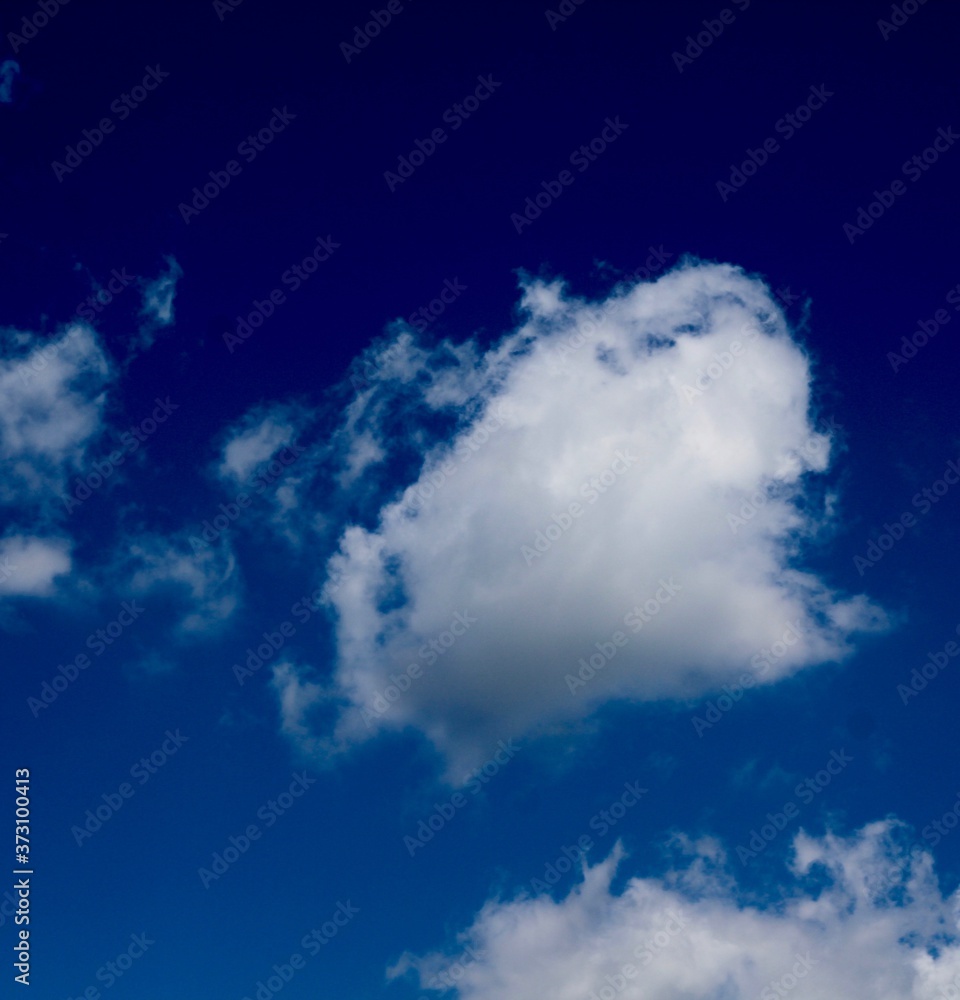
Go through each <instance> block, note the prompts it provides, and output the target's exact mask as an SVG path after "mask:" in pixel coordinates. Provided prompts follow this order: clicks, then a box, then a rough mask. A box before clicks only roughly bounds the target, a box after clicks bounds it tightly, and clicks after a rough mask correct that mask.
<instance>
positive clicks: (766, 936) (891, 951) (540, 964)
mask: <svg viewBox="0 0 960 1000" xmlns="http://www.w3.org/2000/svg"><path fill="white" fill-rule="evenodd" d="M901 832H902V831H901V830H900V828H898V826H897V824H895V823H893V822H891V821H884V822H878V823H873V824H870V825H868V826H866V827H864V828H863V829H862V830H860V831H859V832H857V833H856V834H855V835H853V836H851V837H849V838H841V837H837V836H834V835H832V834H827V835H826V836H825V837H823V838H822V839H814V838H811V837H809V836H807V835H805V834H803V833H800V834H799V835H798V837H797V838H796V840H795V844H794V848H795V852H794V861H793V865H792V874H793V876H794V881H793V882H792V883H791V884H790V885H788V886H786V887H785V888H784V889H783V890H782V891H778V896H777V898H776V899H764V900H762V901H758V900H757V899H755V898H754V899H751V898H748V897H747V894H746V893H744V892H742V891H741V890H740V889H739V888H738V887H737V885H736V884H735V883H734V882H733V880H732V879H731V878H730V877H729V875H728V874H727V872H726V868H725V858H724V855H723V852H722V850H721V849H719V848H718V846H717V845H716V844H715V843H710V842H705V843H704V844H702V845H698V847H699V850H698V851H697V852H695V856H694V858H693V859H692V860H691V862H690V863H689V865H688V866H687V867H686V868H683V869H680V870H674V871H670V872H668V873H667V874H666V875H664V876H662V877H659V878H639V877H638V878H632V879H630V880H629V881H628V882H627V884H626V886H625V887H624V888H623V890H622V891H621V892H619V893H616V892H614V891H612V889H611V881H612V879H613V876H614V874H615V871H616V868H617V866H618V863H620V861H621V852H620V850H619V847H618V849H617V850H616V851H615V852H614V854H613V855H611V856H610V857H609V858H607V859H606V861H604V862H602V863H600V864H598V865H595V866H594V867H592V868H587V869H586V870H585V872H584V875H583V879H582V882H581V883H580V884H578V885H576V886H574V887H573V888H572V889H571V890H570V892H569V893H568V895H567V896H566V897H564V898H560V899H554V898H552V897H551V896H549V895H547V894H541V895H537V896H530V895H521V896H519V897H517V898H515V899H512V900H500V899H492V900H490V901H488V902H487V903H486V905H485V906H484V907H483V908H482V909H481V910H480V912H479V913H478V914H477V916H476V918H475V919H474V921H473V923H472V925H471V926H470V927H469V928H468V929H467V930H465V931H464V932H463V933H462V934H461V935H459V940H458V942H457V944H456V946H455V947H453V948H451V949H449V950H448V951H445V952H438V953H434V954H430V955H426V956H414V955H410V954H407V955H404V956H403V957H402V958H401V960H400V961H399V962H397V963H396V964H395V965H394V966H393V968H392V969H391V970H389V973H388V974H389V975H390V977H391V978H395V977H396V976H398V975H401V974H404V973H407V972H409V971H412V972H414V973H415V974H416V975H417V976H418V978H419V979H420V983H421V988H425V989H430V990H437V991H443V990H446V989H448V988H449V987H451V986H454V985H455V986H456V990H457V993H456V995H457V996H458V997H459V998H461V1000H500V998H502V997H510V998H511V1000H540V998H542V997H550V998H551V1000H597V998H600V1000H614V998H620V1000H640V998H656V1000H735V998H740V997H759V998H760V1000H774V998H778V997H784V996H786V995H788V994H789V996H790V997H791V998H793V1000H836V998H837V997H844V998H848V1000H905V998H907V997H910V998H912V1000H941V998H943V997H955V996H957V995H958V992H960V990H958V984H960V944H958V920H957V914H958V903H960V899H958V896H957V895H956V894H954V895H953V896H951V897H949V898H944V896H943V895H942V894H941V891H940V889H939V887H938V885H937V881H936V878H935V877H934V875H933V870H932V861H931V858H930V856H929V855H928V854H926V853H924V852H922V851H912V852H910V854H907V852H906V851H905V850H904V849H903V839H902V837H901V836H900V834H901Z"/></svg>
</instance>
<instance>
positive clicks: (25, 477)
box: [0, 324, 111, 506]
mask: <svg viewBox="0 0 960 1000" xmlns="http://www.w3.org/2000/svg"><path fill="white" fill-rule="evenodd" d="M110 378H111V369H110V365H109V363H108V361H107V357H106V355H105V354H104V352H103V350H102V348H101V347H100V344H99V342H98V341H97V338H96V336H95V334H94V333H93V331H92V330H91V329H90V328H89V327H88V326H85V325H83V324H73V325H71V326H69V327H67V328H65V329H64V330H62V331H61V332H60V333H59V334H58V335H57V336H55V337H53V338H50V339H43V338H40V337H37V336H34V335H33V334H30V333H24V332H20V331H16V330H10V329H7V330H4V331H2V333H0V459H2V461H3V463H4V475H3V477H2V480H0V501H2V502H4V503H19V504H24V503H30V504H40V505H47V506H50V505H56V506H60V502H59V494H60V493H61V492H62V490H63V488H64V485H65V481H66V478H67V476H68V475H69V474H70V473H71V472H72V471H73V470H75V469H77V468H79V466H80V465H81V463H82V461H83V458H84V454H85V450H86V448H87V446H88V445H89V444H90V443H91V442H92V441H93V440H94V439H95V438H96V437H97V436H98V435H99V434H100V433H101V431H102V418H103V408H104V403H105V399H106V396H105V392H104V389H105V387H106V385H107V383H108V381H109V380H110Z"/></svg>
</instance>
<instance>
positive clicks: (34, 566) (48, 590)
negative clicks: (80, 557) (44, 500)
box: [0, 535, 71, 597]
mask: <svg viewBox="0 0 960 1000" xmlns="http://www.w3.org/2000/svg"><path fill="white" fill-rule="evenodd" d="M70 549H71V543H70V542H69V541H68V540H66V539H64V538H36V537H34V536H30V535H8V536H7V537H6V538H4V539H2V540H0V596H10V597H49V596H50V595H51V594H52V593H53V592H54V589H55V580H56V578H57V577H58V576H63V575H64V574H65V573H69V572H70V566H71V558H70Z"/></svg>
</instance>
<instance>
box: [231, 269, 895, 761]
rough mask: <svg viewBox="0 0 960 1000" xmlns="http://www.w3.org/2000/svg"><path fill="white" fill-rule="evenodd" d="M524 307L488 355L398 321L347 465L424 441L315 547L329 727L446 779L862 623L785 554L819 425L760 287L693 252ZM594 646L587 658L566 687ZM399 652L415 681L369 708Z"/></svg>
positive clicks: (796, 550) (795, 656) (814, 657)
mask: <svg viewBox="0 0 960 1000" xmlns="http://www.w3.org/2000/svg"><path fill="white" fill-rule="evenodd" d="M522 306H523V309H524V311H525V316H524V322H523V324H522V325H521V326H520V328H519V329H517V330H516V331H515V332H514V333H512V334H509V335H508V336H506V337H505V338H504V339H503V340H502V342H501V343H499V344H498V345H495V346H494V347H493V348H491V349H490V350H489V351H488V352H487V353H485V354H484V353H482V352H481V351H480V349H479V348H478V347H477V346H476V345H475V344H474V343H472V342H468V343H467V344H466V345H461V346H459V347H454V346H452V345H449V344H446V343H444V344H441V345H440V346H439V347H438V348H436V349H434V350H433V351H430V352H428V351H426V350H424V349H423V348H421V347H419V346H418V345H417V344H416V342H415V341H414V340H413V338H412V337H411V335H410V334H409V331H403V332H401V333H400V334H399V336H398V337H397V338H396V340H395V342H394V344H392V345H387V346H386V347H381V348H380V349H379V356H381V357H384V358H386V359H387V360H386V361H385V362H384V363H383V364H381V365H379V366H375V369H376V370H375V372H374V374H373V376H371V375H367V376H366V379H367V382H366V383H364V384H363V385H362V386H361V387H360V388H359V390H358V392H357V395H356V398H355V399H354V400H353V402H352V403H351V404H350V405H349V406H348V407H347V410H346V416H345V423H344V426H343V428H342V429H341V431H340V432H339V439H338V440H339V450H340V453H341V454H344V455H346V456H348V457H347V459H346V463H345V464H346V467H347V469H348V470H349V472H348V476H353V475H362V474H363V473H364V471H365V468H366V467H367V466H368V465H370V464H371V463H374V462H377V461H378V459H379V456H381V455H387V456H394V455H396V454H398V453H399V452H400V451H402V449H403V448H404V447H407V448H409V447H410V444H411V442H413V444H414V446H417V447H422V449H423V451H424V452H425V457H424V458H423V461H422V468H420V470H419V474H418V475H417V474H415V475H414V481H413V482H412V484H411V485H410V486H409V487H408V489H407V490H406V491H405V493H404V495H403V496H402V497H401V498H400V499H399V500H394V501H392V502H388V503H386V504H385V505H384V506H383V507H382V509H381V510H380V514H379V519H378V523H377V524H376V525H373V526H370V527H364V526H361V525H356V524H355V525H352V526H351V527H349V528H347V529H346V530H345V531H344V533H343V535H342V537H341V539H340V545H339V551H338V553H337V554H336V555H335V556H334V558H333V559H332V560H331V561H330V564H329V569H330V571H331V572H332V573H334V574H335V575H337V576H338V577H340V578H341V580H342V586H341V587H340V589H339V591H338V592H337V593H336V595H334V597H333V598H332V603H333V606H334V608H335V611H336V613H337V617H338V623H337V644H338V657H337V663H336V668H335V685H336V689H337V693H338V694H339V695H340V696H341V697H343V698H346V699H347V700H348V701H349V702H350V703H351V707H349V708H348V709H347V710H345V711H344V712H343V713H342V715H341V717H340V719H339V722H338V725H337V729H336V739H337V741H339V742H340V743H342V744H350V743H352V742H355V741H359V740H363V739H366V738H367V737H369V736H370V735H371V733H372V732H374V731H375V730H376V729H377V728H378V727H379V726H389V727H393V728H401V727H405V726H413V727H415V728H417V729H418V730H420V731H421V732H423V733H424V734H426V736H427V737H428V738H429V739H430V740H431V741H432V742H433V743H434V744H435V745H436V746H437V748H438V749H439V750H440V751H441V752H442V753H443V754H444V755H446V758H447V762H448V777H451V778H452V780H458V775H459V774H462V773H463V772H464V771H466V770H467V769H468V768H469V767H470V766H472V765H473V764H475V763H478V762H479V761H481V760H482V759H484V756H485V754H486V751H487V748H489V747H490V746H491V745H492V744H494V743H495V742H496V741H497V740H498V739H500V738H502V737H506V736H519V735H522V734H535V733H536V732H538V731H541V730H543V729H545V728H547V727H549V726H553V725H557V724H570V723H577V722H580V721H582V720H583V719H584V718H585V717H586V716H588V715H589V714H590V713H591V712H592V711H593V710H594V709H595V708H596V707H597V706H598V705H599V704H601V703H603V702H605V701H607V700H610V699H613V698H626V699H634V700H651V699H662V698H686V697H696V696H699V695H702V694H704V693H706V692H708V691H711V690H714V689H716V688H718V687H719V686H720V685H721V684H722V683H724V682H727V681H729V680H732V679H734V678H735V677H737V676H739V675H740V674H741V673H742V672H743V670H744V669H745V668H746V667H747V666H748V664H749V661H750V659H751V657H753V656H754V655H755V654H757V653H758V652H759V651H760V650H761V649H762V648H763V647H766V646H770V645H771V643H773V642H776V641H777V640H779V639H780V637H781V636H782V635H783V633H784V630H785V628H786V627H787V626H788V624H789V623H794V622H796V623H799V627H800V628H801V629H802V630H803V638H802V641H800V642H796V643H795V644H794V645H792V646H790V647H789V648H788V649H786V651H785V652H784V654H783V655H782V656H780V657H779V658H775V659H773V660H772V666H771V667H770V668H769V672H768V673H767V674H766V675H765V676H764V677H763V680H764V682H772V681H774V680H776V679H778V678H781V677H784V676H787V675H789V674H792V673H794V672H796V671H797V670H799V669H800V668H802V667H803V666H805V665H809V664H815V663H821V662H824V661H830V660H839V659H842V658H843V657H845V656H846V655H848V654H849V652H850V651H851V648H852V646H851V636H852V634H854V633H856V632H857V631H860V630H865V629H872V628H877V627H882V625H883V615H882V613H881V612H879V611H878V609H876V608H875V607H873V606H872V605H871V604H870V603H869V602H868V601H867V600H866V599H865V598H863V597H853V598H848V597H845V596H843V595H840V594H838V593H836V592H835V591H833V590H832V589H831V588H830V587H829V586H828V585H827V584H826V583H825V582H824V581H822V580H821V579H819V578H818V577H817V576H815V575H813V574H811V573H809V572H805V571H803V569H802V568H801V564H800V562H799V556H800V555H801V543H802V541H803V540H804V538H805V537H807V536H809V535H810V534H812V533H813V532H814V531H816V530H817V528H818V527H820V526H821V525H822V523H823V521H824V519H825V516H826V515H825V514H824V513H823V512H822V511H821V512H820V513H817V504H816V502H815V500H816V496H815V493H814V492H813V491H812V490H811V489H810V477H809V476H808V475H807V474H808V473H812V472H820V471H823V470H824V469H825V467H826V465H827V457H828V452H829V436H828V435H826V434H823V433H821V432H818V430H817V427H816V426H815V424H814V422H813V419H812V416H811V412H810V410H811V379H812V376H811V368H810V364H809V361H808V358H807V357H806V355H805V353H804V351H803V350H802V348H801V347H800V346H799V345H798V344H797V343H796V342H795V341H794V340H793V339H792V337H791V334H790V331H789V330H788V329H787V327H786V323H785V320H784V317H783V315H782V313H781V311H780V309H779V307H778V306H777V304H776V302H775V301H774V300H773V299H772V297H771V295H770V293H769V290H768V289H767V288H766V286H765V285H764V284H763V283H762V282H761V281H759V280H757V279H754V278H751V277H748V276H747V275H745V274H744V273H743V272H742V271H740V270H738V269H736V268H733V267H729V266H719V265H706V264H695V263H693V264H686V265H685V266H683V267H680V268H678V269H676V270H675V271H673V272H672V273H670V274H668V275H666V276H665V277H663V278H661V279H660V280H659V281H657V282H656V283H655V284H652V283H648V284H640V285H636V286H633V287H624V288H619V289H616V290H614V292H612V293H611V294H610V296H609V297H608V298H607V299H606V301H604V302H601V303H592V304H591V303H588V302H585V301H582V300H579V299H575V298H572V297H570V296H568V295H567V294H566V292H565V290H564V289H563V287H562V285H561V284H560V283H559V282H554V283H552V284H550V285H545V284H543V283H540V282H531V283H528V284H527V285H526V286H525V288H524V298H523V302H522ZM367 383H369V384H367ZM444 421H446V426H447V427H448V428H453V429H452V430H451V431H449V432H448V433H446V434H445V436H442V437H441V439H440V440H439V443H436V442H437V440H438V437H437V433H436V430H435V428H436V427H437V426H440V425H441V424H443V422H444ZM431 428H434V429H433V430H431ZM431 434H432V437H431ZM257 440H260V439H259V438H256V437H254V438H252V439H251V440H250V442H249V445H248V446H249V447H252V445H253V443H254V442H255V441H257ZM265 440H266V442H267V443H266V444H263V445H262V446H260V450H259V451H256V449H254V450H255V451H256V454H258V455H259V454H262V453H263V451H264V450H265V449H266V448H267V447H268V446H272V443H273V439H272V438H270V437H267V438H266V439H265ZM240 454H243V452H242V451H241V452H240ZM350 456H353V457H352V458H351V457H350ZM251 460H252V459H251ZM251 460H244V459H241V458H237V459H235V460H233V462H232V463H230V464H233V465H235V466H236V467H238V468H246V467H247V466H248V464H249V461H251ZM371 472H372V473H374V472H376V470H373V469H371ZM377 474H379V473H377ZM758 490H760V491H761V493H763V494H765V495H767V496H769V498H770V499H769V500H768V501H767V502H766V503H764V504H761V505H760V506H759V507H758V508H757V511H756V514H755V516H753V517H752V519H751V520H750V521H749V523H748V524H747V525H745V526H742V527H738V530H737V532H736V534H735V533H734V532H733V531H732V530H731V525H730V522H729V515H730V514H731V513H732V512H736V511H737V510H738V509H739V508H740V506H741V504H742V503H743V502H744V501H745V500H747V499H748V498H750V497H751V496H752V495H754V494H755V493H756V491H758ZM361 492H362V490H361ZM801 496H803V497H804V498H805V500H806V501H807V503H806V505H805V506H804V507H803V508H800V507H799V506H798V505H796V504H795V502H794V501H795V500H796V498H798V497H801ZM571 504H578V505H579V507H578V508H574V510H576V511H577V513H575V514H571V513H570V511H571V506H570V505H571ZM665 583H666V584H669V585H670V588H668V589H671V590H672V593H671V595H670V597H669V599H668V600H663V598H664V596H665V594H666V591H665V590H664V584H665ZM678 587H679V589H677V588H678ZM657 595H659V598H658V596H657ZM658 600H659V604H658V603H657V602H658ZM647 602H650V603H647ZM645 607H646V608H647V609H648V610H647V611H646V612H645V611H644V608H645ZM651 608H656V610H655V613H654V614H653V615H652V616H651V618H650V620H649V621H648V622H643V620H642V616H643V615H644V614H650V611H649V609H651ZM634 609H637V615H638V616H639V617H636V616H635V617H632V618H627V621H626V624H625V617H626V616H628V615H630V614H631V612H632V611H634ZM458 612H459V613H466V614H468V615H470V616H473V617H475V618H476V619H477V624H476V625H474V626H473V627H472V628H471V629H470V631H469V633H468V634H467V635H465V636H464V637H463V638H460V639H457V641H456V642H455V643H454V644H452V645H451V646H450V647H449V648H444V649H443V651H442V654H439V653H438V655H437V657H435V658H434V662H433V663H432V664H429V663H428V662H427V660H428V659H429V657H428V656H426V655H424V653H423V650H424V648H426V646H427V645H428V644H429V643H430V642H431V641H434V642H438V641H442V642H445V641H446V639H438V638H437V637H438V636H441V635H442V633H444V631H445V630H446V629H447V628H448V624H449V622H450V620H451V618H452V617H453V616H454V615H455V614H456V613H458ZM638 624H639V630H638V631H635V630H634V629H635V627H636V626H637V625H638ZM617 632H619V633H622V634H623V635H625V637H626V642H625V644H622V645H617V646H613V645H611V643H615V642H617V641H619V640H618V639H617V638H616V637H615V636H614V633H617ZM598 643H599V644H601V645H600V646H599V647H598V646H597V645H596V644H598ZM611 649H615V655H614V656H613V657H612V659H610V658H605V657H604V655H603V651H604V650H607V651H609V650H611ZM591 655H593V656H594V657H595V662H596V658H597V657H599V658H600V660H601V661H603V660H605V659H606V661H607V662H606V664H605V666H604V667H603V668H602V669H600V670H599V671H598V673H597V675H596V677H595V679H593V680H591V681H590V682H589V683H588V684H586V685H584V686H582V687H578V688H577V689H576V690H575V691H573V692H572V693H571V690H570V685H569V683H568V681H567V680H566V678H567V677H568V676H571V675H576V672H577V664H578V661H579V660H580V658H581V657H583V658H586V659H588V660H589V658H590V657H591ZM411 663H419V664H420V666H421V667H422V668H423V670H422V676H420V677H419V678H418V679H417V680H416V681H415V682H414V683H413V684H411V685H410V686H409V690H407V691H406V693H404V694H403V696H402V697H400V698H399V699H397V700H396V702H395V703H393V704H391V706H390V709H389V711H387V712H383V713H371V707H372V706H373V705H374V703H375V700H376V697H377V695H378V694H380V693H382V692H383V691H384V689H385V688H386V687H387V685H389V684H390V683H391V675H396V674H398V673H401V672H403V671H404V670H405V669H406V668H407V666H408V665H409V664H411ZM371 717H373V718H374V719H375V721H374V723H373V724H372V725H371V724H370V723H371Z"/></svg>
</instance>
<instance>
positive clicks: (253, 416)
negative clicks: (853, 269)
mask: <svg viewBox="0 0 960 1000" xmlns="http://www.w3.org/2000/svg"><path fill="white" fill-rule="evenodd" d="M294 421H295V417H294V415H293V412H292V411H291V409H290V408H289V407H286V406H283V405H274V406H271V407H257V408H256V409H254V410H252V411H251V412H250V413H248V414H247V415H246V416H245V417H244V418H243V420H242V421H240V423H239V424H238V425H237V426H235V427H233V428H231V429H230V430H229V431H228V432H227V437H226V441H225V443H224V445H223V448H222V452H221V460H220V466H219V470H218V471H219V473H220V475H221V476H222V477H223V478H225V479H226V478H229V479H232V480H235V481H236V482H238V483H239V482H242V481H243V480H246V479H249V478H250V476H251V474H252V473H253V472H254V471H255V470H256V468H257V466H259V465H262V464H263V463H264V462H268V461H269V460H270V459H271V458H272V457H273V456H274V455H275V454H276V453H277V452H278V451H279V450H280V449H281V448H283V447H284V446H285V445H288V444H290V442H291V441H293V440H294V437H295V435H296V427H295V424H294Z"/></svg>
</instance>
